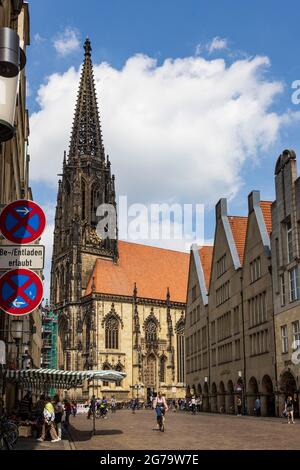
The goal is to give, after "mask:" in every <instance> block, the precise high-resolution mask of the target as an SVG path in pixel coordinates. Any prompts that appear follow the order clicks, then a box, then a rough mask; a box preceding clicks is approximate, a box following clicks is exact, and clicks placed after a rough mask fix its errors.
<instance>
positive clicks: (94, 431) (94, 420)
mask: <svg viewBox="0 0 300 470" xmlns="http://www.w3.org/2000/svg"><path fill="white" fill-rule="evenodd" d="M92 403H93V435H94V436H95V435H96V400H95V379H94V377H93V398H92Z"/></svg>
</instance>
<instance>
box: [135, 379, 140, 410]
mask: <svg viewBox="0 0 300 470" xmlns="http://www.w3.org/2000/svg"><path fill="white" fill-rule="evenodd" d="M134 388H135V389H136V400H137V405H138V402H139V390H140V389H141V386H140V385H139V384H135V386H134Z"/></svg>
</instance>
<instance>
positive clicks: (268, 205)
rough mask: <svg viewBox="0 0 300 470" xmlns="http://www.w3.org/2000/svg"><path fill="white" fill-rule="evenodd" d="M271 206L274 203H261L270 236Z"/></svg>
mask: <svg viewBox="0 0 300 470" xmlns="http://www.w3.org/2000/svg"><path fill="white" fill-rule="evenodd" d="M271 206H272V202H270V201H261V202H260V207H261V210H262V213H263V216H264V219H265V224H266V229H267V231H268V234H269V235H270V233H271V232H272V216H271Z"/></svg>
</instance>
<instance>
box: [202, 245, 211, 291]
mask: <svg viewBox="0 0 300 470" xmlns="http://www.w3.org/2000/svg"><path fill="white" fill-rule="evenodd" d="M213 249H214V247H213V246H203V247H202V248H200V249H199V256H200V260H201V264H202V269H203V273H204V278H205V284H206V289H207V290H208V289H209V281H210V273H211V265H212V257H213Z"/></svg>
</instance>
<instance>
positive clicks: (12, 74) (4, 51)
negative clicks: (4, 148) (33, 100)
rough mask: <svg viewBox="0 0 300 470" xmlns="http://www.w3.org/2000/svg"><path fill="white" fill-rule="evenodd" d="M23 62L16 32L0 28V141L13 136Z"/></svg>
mask: <svg viewBox="0 0 300 470" xmlns="http://www.w3.org/2000/svg"><path fill="white" fill-rule="evenodd" d="M25 64H26V56H25V53H24V52H23V50H22V49H21V48H20V38H19V36H18V34H17V33H16V32H15V31H14V30H12V29H10V28H0V142H6V141H7V140H10V139H12V137H13V136H14V119H15V110H16V100H17V91H18V84H19V72H20V70H22V69H23V68H24V66H25Z"/></svg>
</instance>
